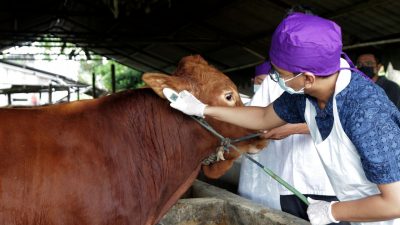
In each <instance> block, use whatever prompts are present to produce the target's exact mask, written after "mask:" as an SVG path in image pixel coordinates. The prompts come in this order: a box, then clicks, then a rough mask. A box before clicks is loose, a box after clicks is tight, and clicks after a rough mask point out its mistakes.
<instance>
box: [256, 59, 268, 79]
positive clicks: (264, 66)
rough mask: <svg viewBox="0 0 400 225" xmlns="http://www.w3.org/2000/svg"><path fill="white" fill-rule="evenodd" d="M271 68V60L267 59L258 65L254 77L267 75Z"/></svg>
mask: <svg viewBox="0 0 400 225" xmlns="http://www.w3.org/2000/svg"><path fill="white" fill-rule="evenodd" d="M270 70H271V63H270V62H269V61H265V62H263V63H261V64H260V65H258V66H256V71H255V74H254V77H256V76H260V75H267V74H268V73H269V71H270Z"/></svg>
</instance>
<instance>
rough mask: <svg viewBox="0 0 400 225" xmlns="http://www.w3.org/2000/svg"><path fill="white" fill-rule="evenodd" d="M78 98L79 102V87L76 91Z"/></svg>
mask: <svg viewBox="0 0 400 225" xmlns="http://www.w3.org/2000/svg"><path fill="white" fill-rule="evenodd" d="M76 98H77V100H78V101H79V87H77V89H76Z"/></svg>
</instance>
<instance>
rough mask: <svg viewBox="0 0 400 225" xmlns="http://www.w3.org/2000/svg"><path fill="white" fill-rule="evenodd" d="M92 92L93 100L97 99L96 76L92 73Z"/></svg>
mask: <svg viewBox="0 0 400 225" xmlns="http://www.w3.org/2000/svg"><path fill="white" fill-rule="evenodd" d="M92 91H93V93H92V94H93V98H96V74H95V73H92Z"/></svg>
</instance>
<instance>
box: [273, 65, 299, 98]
mask: <svg viewBox="0 0 400 225" xmlns="http://www.w3.org/2000/svg"><path fill="white" fill-rule="evenodd" d="M301 75H303V73H299V74H297V75H296V76H294V77H292V78H290V79H287V80H284V79H282V78H281V76H280V75H279V73H278V71H276V70H275V71H274V72H273V73H272V74H271V76H272V80H276V82H278V84H279V86H280V87H281V88H282V89H283V90H284V91H286V92H287V93H289V94H304V87H303V88H301V89H300V90H297V91H296V90H294V89H293V88H291V87H289V86H287V85H286V82H288V81H291V80H293V79H294V78H296V77H299V76H301Z"/></svg>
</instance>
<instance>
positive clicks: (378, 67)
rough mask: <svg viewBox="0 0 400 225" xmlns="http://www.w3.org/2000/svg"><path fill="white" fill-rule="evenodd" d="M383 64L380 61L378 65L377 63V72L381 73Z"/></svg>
mask: <svg viewBox="0 0 400 225" xmlns="http://www.w3.org/2000/svg"><path fill="white" fill-rule="evenodd" d="M382 66H383V65H382V64H380V63H378V65H376V69H377V70H378V71H377V73H379V71H380V70H381V69H382Z"/></svg>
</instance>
